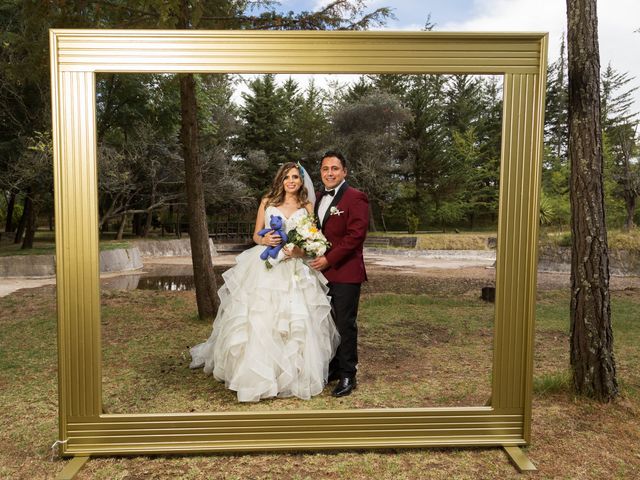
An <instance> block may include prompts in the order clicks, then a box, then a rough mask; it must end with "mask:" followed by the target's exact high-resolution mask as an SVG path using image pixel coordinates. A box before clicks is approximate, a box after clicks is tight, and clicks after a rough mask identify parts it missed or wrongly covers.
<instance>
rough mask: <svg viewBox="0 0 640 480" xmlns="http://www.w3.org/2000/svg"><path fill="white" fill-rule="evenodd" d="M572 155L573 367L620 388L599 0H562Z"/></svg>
mask: <svg viewBox="0 0 640 480" xmlns="http://www.w3.org/2000/svg"><path fill="white" fill-rule="evenodd" d="M567 19H568V53H569V56H568V58H569V157H570V161H571V178H570V198H571V231H572V255H571V340H570V344H571V352H570V358H571V367H572V370H573V384H574V387H575V390H576V392H577V393H579V394H581V395H585V396H587V397H591V398H594V399H596V400H598V401H601V402H608V401H610V400H612V399H614V398H615V397H616V395H617V394H618V383H617V380H616V367H615V360H614V357H613V333H612V330H611V307H610V296H609V255H608V247H607V229H606V224H605V213H604V189H603V153H602V129H601V125H600V81H599V80H600V56H599V53H598V27H597V24H598V18H597V13H596V0H567Z"/></svg>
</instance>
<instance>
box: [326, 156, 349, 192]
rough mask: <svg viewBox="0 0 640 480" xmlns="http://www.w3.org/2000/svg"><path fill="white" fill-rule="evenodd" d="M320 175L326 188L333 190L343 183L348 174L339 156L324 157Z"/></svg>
mask: <svg viewBox="0 0 640 480" xmlns="http://www.w3.org/2000/svg"><path fill="white" fill-rule="evenodd" d="M320 176H321V177H322V183H323V184H324V186H325V188H326V189H328V190H331V189H332V188H336V187H337V186H338V185H340V184H341V183H342V181H343V180H344V179H345V177H346V176H347V169H346V168H344V167H343V166H342V162H341V161H340V159H339V158H337V157H324V158H323V159H322V164H321V165H320Z"/></svg>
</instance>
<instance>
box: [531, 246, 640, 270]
mask: <svg viewBox="0 0 640 480" xmlns="http://www.w3.org/2000/svg"><path fill="white" fill-rule="evenodd" d="M538 270H539V271H541V272H567V273H569V272H571V248H570V247H556V246H551V245H541V246H540V249H539V251H538ZM609 272H610V273H611V275H620V276H640V252H635V251H629V250H609Z"/></svg>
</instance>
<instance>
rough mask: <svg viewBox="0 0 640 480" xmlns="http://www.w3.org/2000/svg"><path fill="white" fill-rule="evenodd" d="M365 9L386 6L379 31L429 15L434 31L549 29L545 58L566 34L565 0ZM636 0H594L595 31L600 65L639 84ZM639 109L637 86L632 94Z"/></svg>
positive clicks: (395, 0)
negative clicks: (390, 17) (385, 17)
mask: <svg viewBox="0 0 640 480" xmlns="http://www.w3.org/2000/svg"><path fill="white" fill-rule="evenodd" d="M329 1H330V0H280V9H281V10H287V11H288V10H292V11H294V12H299V11H302V10H307V11H310V10H314V9H318V8H321V7H322V6H325V5H326V4H327V3H328V2H329ZM366 3H367V5H368V7H369V9H374V8H378V7H383V6H384V7H391V8H392V9H393V13H394V15H395V16H396V17H397V19H396V20H390V21H388V23H387V25H386V26H385V27H384V29H385V30H409V31H411V30H414V31H418V30H421V29H423V28H424V25H425V22H426V21H427V18H428V16H429V14H431V23H433V24H435V28H434V30H436V31H499V32H509V31H513V32H517V31H528V32H549V62H553V61H554V60H556V59H557V58H558V56H559V52H560V41H561V38H562V36H563V35H564V34H565V33H566V24H567V20H566V0H369V1H367V2H366ZM635 30H640V0H600V1H599V2H598V35H599V41H600V65H601V68H602V69H604V68H606V66H607V64H609V63H611V65H612V66H613V68H614V69H616V70H617V71H619V72H628V73H629V75H630V76H631V77H635V80H634V81H633V86H640V32H635ZM635 110H636V111H637V112H640V88H639V89H638V91H636V93H635Z"/></svg>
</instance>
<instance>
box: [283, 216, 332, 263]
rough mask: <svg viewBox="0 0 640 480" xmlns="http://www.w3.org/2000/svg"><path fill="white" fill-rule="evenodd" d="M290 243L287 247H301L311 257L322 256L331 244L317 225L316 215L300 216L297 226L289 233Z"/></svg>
mask: <svg viewBox="0 0 640 480" xmlns="http://www.w3.org/2000/svg"><path fill="white" fill-rule="evenodd" d="M287 235H288V236H289V243H287V245H286V247H287V248H293V247H294V246H297V247H300V248H301V249H302V250H304V253H306V254H307V255H309V256H311V257H321V256H322V255H324V254H325V252H326V251H327V249H328V248H329V247H330V246H331V244H330V243H329V241H328V240H327V238H326V237H325V236H324V234H323V233H322V231H321V230H320V229H319V228H318V227H317V225H316V219H315V217H314V215H310V214H307V215H304V216H301V217H299V219H298V221H297V222H295V226H294V227H293V228H292V229H291V230H289V232H288V233H287Z"/></svg>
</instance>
